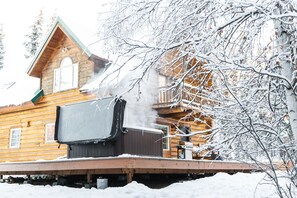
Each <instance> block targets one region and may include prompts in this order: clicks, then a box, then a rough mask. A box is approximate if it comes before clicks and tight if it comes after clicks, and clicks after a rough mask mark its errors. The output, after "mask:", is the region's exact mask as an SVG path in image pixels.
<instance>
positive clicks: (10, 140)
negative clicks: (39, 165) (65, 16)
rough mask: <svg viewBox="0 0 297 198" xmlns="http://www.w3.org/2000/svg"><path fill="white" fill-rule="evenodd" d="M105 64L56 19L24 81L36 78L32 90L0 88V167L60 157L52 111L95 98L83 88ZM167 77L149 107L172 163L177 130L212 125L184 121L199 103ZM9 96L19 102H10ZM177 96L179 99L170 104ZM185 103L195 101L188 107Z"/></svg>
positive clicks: (13, 85)
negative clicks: (36, 81) (175, 89)
mask: <svg viewBox="0 0 297 198" xmlns="http://www.w3.org/2000/svg"><path fill="white" fill-rule="evenodd" d="M109 65H110V64H109V60H107V59H105V58H102V57H99V56H97V55H95V54H94V53H92V52H91V51H89V50H88V48H87V47H86V46H85V45H84V43H82V42H81V41H80V40H79V38H78V37H77V36H76V35H75V34H74V33H73V32H72V31H71V29H70V28H69V27H67V25H66V24H65V23H64V22H63V21H62V20H61V19H60V18H57V20H56V22H55V23H54V24H53V26H52V28H51V29H50V31H49V33H48V35H47V36H46V38H45V40H44V42H43V43H42V45H41V46H40V48H39V50H38V51H37V53H36V55H35V56H34V57H33V60H32V62H31V64H30V65H29V67H28V69H27V75H28V77H26V79H27V80H28V79H31V78H37V79H38V82H39V83H38V86H37V89H33V87H34V86H31V85H27V84H25V83H23V82H22V81H21V79H17V80H16V81H12V82H6V83H4V84H2V85H0V94H1V99H0V106H1V107H0V137H1V138H0V162H20V161H36V160H53V159H57V158H61V157H64V156H65V155H66V154H67V145H65V144H61V145H59V144H58V143H57V142H56V141H55V137H54V136H55V124H56V120H57V118H56V108H57V106H63V105H67V104H73V103H78V102H83V101H90V100H92V99H95V98H96V97H98V93H95V92H93V91H90V90H88V85H90V82H91V83H93V82H96V81H94V80H93V79H96V78H98V76H99V78H100V76H103V74H104V72H105V71H107V70H108V67H109ZM175 72H176V71H175ZM169 78H170V75H164V74H162V72H160V71H159V73H158V76H157V79H158V80H157V82H158V86H159V87H160V88H159V89H158V90H157V93H156V94H155V96H154V98H155V101H154V103H153V104H151V103H150V107H149V108H150V110H151V111H153V112H155V115H156V118H154V119H153V120H154V121H153V123H151V126H150V127H154V128H156V129H159V130H162V131H163V133H164V138H163V139H162V155H163V157H165V158H177V157H178V152H177V151H178V145H179V141H180V137H179V136H176V134H177V133H178V132H177V128H178V127H179V126H186V127H188V128H189V129H190V130H189V131H190V133H191V132H193V131H205V130H207V129H209V128H211V122H212V120H211V119H210V118H202V117H201V116H200V117H201V119H200V120H199V121H197V120H195V119H194V117H195V116H187V115H189V114H193V112H194V113H195V114H199V111H198V110H196V111H193V109H195V104H196V102H197V103H199V102H200V101H198V100H196V98H195V97H193V95H191V94H188V93H189V92H187V93H185V92H182V91H181V92H177V91H172V90H171V89H169V88H168V86H169V84H168V83H169V80H168V79H169ZM191 83H193V82H192V81H189V82H184V83H183V84H182V86H184V87H185V88H188V89H190V90H191V89H192V88H193V87H192V86H191ZM26 86H27V87H26ZM28 86H30V87H28ZM97 92H100V90H97ZM142 92H144V91H142ZM24 94H25V96H23V95H24ZM99 94H100V93H99ZM12 95H14V96H15V97H16V98H18V99H19V100H18V101H13V100H12ZM144 95H145V93H144ZM145 97H146V96H145ZM176 97H179V98H180V99H179V100H175V98H176ZM128 98H129V97H128ZM130 98H131V97H130ZM189 101H194V102H193V103H191V105H189V103H188V102H189ZM127 103H133V100H127ZM132 106H133V105H132ZM134 106H137V105H135V104H134ZM143 114H144V116H147V115H146V114H145V113H143ZM127 116H128V117H129V115H127ZM185 116H186V117H185ZM189 139H190V140H189V141H190V142H192V143H193V145H194V146H199V145H202V144H204V143H205V139H204V138H203V136H202V135H201V134H200V135H195V136H191V137H190V138H189ZM193 155H195V154H193Z"/></svg>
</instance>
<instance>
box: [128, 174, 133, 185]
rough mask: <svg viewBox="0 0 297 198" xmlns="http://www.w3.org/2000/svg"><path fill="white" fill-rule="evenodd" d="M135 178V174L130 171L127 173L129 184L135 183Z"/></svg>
mask: <svg viewBox="0 0 297 198" xmlns="http://www.w3.org/2000/svg"><path fill="white" fill-rule="evenodd" d="M133 176H134V173H133V172H131V171H129V172H128V173H127V184H129V183H131V182H132V181H133Z"/></svg>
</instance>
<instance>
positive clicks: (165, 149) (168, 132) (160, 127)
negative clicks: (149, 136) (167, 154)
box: [153, 124, 170, 151]
mask: <svg viewBox="0 0 297 198" xmlns="http://www.w3.org/2000/svg"><path fill="white" fill-rule="evenodd" d="M153 126H154V128H155V129H159V130H161V131H162V132H163V135H164V136H163V137H162V139H163V138H166V139H167V144H166V146H167V148H164V147H163V145H164V144H163V143H164V142H163V140H162V149H163V150H164V151H169V150H170V137H168V135H170V126H169V125H165V124H153ZM162 128H166V129H167V135H165V134H164V131H163V130H162ZM166 136H167V137H166Z"/></svg>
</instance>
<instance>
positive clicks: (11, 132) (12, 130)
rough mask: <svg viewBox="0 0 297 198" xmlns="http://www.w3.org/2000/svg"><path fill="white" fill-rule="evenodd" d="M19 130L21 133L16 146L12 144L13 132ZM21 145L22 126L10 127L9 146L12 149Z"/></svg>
mask: <svg viewBox="0 0 297 198" xmlns="http://www.w3.org/2000/svg"><path fill="white" fill-rule="evenodd" d="M15 131H17V132H18V133H19V138H18V139H16V141H18V142H17V145H16V146H12V140H13V139H12V134H13V132H15ZM20 145H21V128H11V129H10V134H9V148H10V149H18V148H20Z"/></svg>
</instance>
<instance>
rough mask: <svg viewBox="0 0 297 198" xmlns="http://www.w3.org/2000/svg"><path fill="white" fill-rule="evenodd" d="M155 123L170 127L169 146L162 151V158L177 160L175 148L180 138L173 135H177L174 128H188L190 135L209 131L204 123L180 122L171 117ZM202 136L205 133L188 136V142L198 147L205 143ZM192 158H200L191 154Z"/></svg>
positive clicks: (159, 119)
mask: <svg viewBox="0 0 297 198" xmlns="http://www.w3.org/2000/svg"><path fill="white" fill-rule="evenodd" d="M206 120H207V122H211V121H209V120H208V119H206ZM157 123H158V124H161V125H167V126H169V127H170V135H171V136H172V137H170V138H169V145H170V146H169V150H163V157H168V158H177V146H178V145H179V142H180V137H178V136H175V135H176V134H177V132H176V128H177V127H178V126H181V125H184V126H188V127H190V131H191V133H193V132H197V131H204V130H206V129H209V126H208V125H206V124H205V123H201V122H194V121H190V120H188V121H187V120H181V119H178V118H172V117H167V118H162V117H160V118H158V119H157ZM209 124H210V123H209ZM203 135H206V133H205V134H199V135H193V136H190V142H192V143H193V146H195V147H198V146H201V145H204V144H205V143H206V139H205V138H204V137H203ZM193 157H194V158H197V157H201V156H200V155H197V154H195V153H193Z"/></svg>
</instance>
